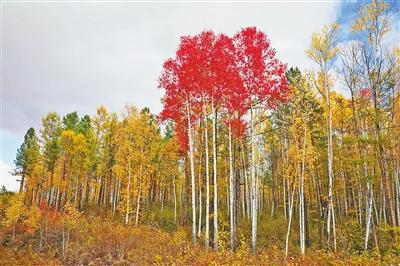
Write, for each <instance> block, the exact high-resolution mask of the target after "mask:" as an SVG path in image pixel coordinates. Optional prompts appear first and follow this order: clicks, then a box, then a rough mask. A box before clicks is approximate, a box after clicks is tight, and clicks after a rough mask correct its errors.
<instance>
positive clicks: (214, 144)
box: [211, 101, 218, 250]
mask: <svg viewBox="0 0 400 266" xmlns="http://www.w3.org/2000/svg"><path fill="white" fill-rule="evenodd" d="M211 109H212V113H213V119H212V131H213V132H212V133H213V135H212V142H213V175H214V250H218V178H217V111H216V110H215V106H214V101H212V102H211Z"/></svg>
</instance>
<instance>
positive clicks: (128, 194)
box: [125, 158, 131, 224]
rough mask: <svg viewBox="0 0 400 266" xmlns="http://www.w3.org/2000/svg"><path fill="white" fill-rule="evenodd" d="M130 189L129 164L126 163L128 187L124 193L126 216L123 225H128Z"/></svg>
mask: <svg viewBox="0 0 400 266" xmlns="http://www.w3.org/2000/svg"><path fill="white" fill-rule="evenodd" d="M128 160H129V158H128ZM130 187H131V163H130V162H128V186H127V193H126V214H125V224H128V223H129V212H130V210H129V208H130V206H129V205H130Z"/></svg>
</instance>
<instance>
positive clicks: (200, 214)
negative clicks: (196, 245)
mask: <svg viewBox="0 0 400 266" xmlns="http://www.w3.org/2000/svg"><path fill="white" fill-rule="evenodd" d="M202 210H203V203H202V195H201V187H200V186H199V226H198V231H197V237H199V238H200V236H201V218H202Z"/></svg>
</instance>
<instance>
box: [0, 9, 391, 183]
mask: <svg viewBox="0 0 400 266" xmlns="http://www.w3.org/2000/svg"><path fill="white" fill-rule="evenodd" d="M357 6H358V4H357V3H354V2H339V1H329V2H326V1H325V2H324V1H320V2H310V1H307V2H302V1H290V2H287V1H286V2H279V1H274V2H263V3H260V2H251V3H244V2H231V3H221V2H218V3H217V2H214V3H213V2H206V3H205V2H203V3H200V2H186V3H185V2H181V3H176V2H165V3H154V2H153V3H144V2H126V1H123V2H112V1H110V2H106V1H102V2H95V1H93V2H90V1H86V2H76V1H75V2H68V1H63V2H53V3H52V2H51V1H50V2H49V1H45V2H43V1H42V2H35V1H33V2H29V1H28V2H19V3H18V2H13V1H8V2H4V3H2V12H1V29H2V31H1V46H2V53H1V62H2V69H1V74H2V80H1V87H2V95H1V109H2V113H1V162H0V166H1V178H0V186H2V185H5V186H6V188H7V189H9V190H17V188H18V186H19V185H18V183H17V182H16V181H15V179H16V177H14V176H11V174H10V173H9V172H10V171H11V169H12V167H13V160H14V159H15V154H16V150H17V148H18V147H19V146H20V144H21V143H22V141H23V136H24V134H25V132H26V130H27V129H28V128H29V127H34V128H35V129H36V130H37V131H38V130H39V128H40V124H41V118H42V117H43V116H45V115H46V114H47V113H48V112H50V111H55V112H57V113H59V114H60V115H65V114H66V113H69V112H73V111H78V113H79V114H80V115H84V114H89V115H92V114H94V113H95V111H96V108H97V107H98V106H100V105H104V106H106V107H107V109H108V110H109V111H112V112H117V113H119V112H120V111H121V110H122V109H123V106H124V105H125V104H134V105H136V106H138V107H139V108H143V107H149V108H150V110H151V111H152V112H153V113H158V112H160V111H161V107H162V106H161V103H160V98H161V96H162V90H160V89H158V88H157V78H158V75H159V73H160V72H161V67H162V63H163V61H165V60H166V59H167V58H169V57H173V56H174V53H175V51H176V49H177V46H178V43H179V38H180V36H183V35H188V34H196V33H199V32H200V31H202V30H205V29H211V30H214V31H215V32H221V33H226V34H229V35H233V34H234V33H236V32H237V31H238V30H240V29H241V28H243V27H246V26H257V27H258V28H260V29H261V30H263V31H264V32H265V33H267V34H268V36H269V37H270V39H271V45H272V46H273V47H274V48H275V49H276V50H277V56H278V58H279V59H280V60H281V61H283V62H284V63H287V64H288V66H298V67H299V68H300V69H302V70H305V69H310V68H312V67H313V65H312V63H311V61H310V60H309V59H307V57H306V56H305V53H304V51H305V49H306V48H307V47H308V46H309V43H310V38H311V34H312V33H313V32H315V31H318V30H320V29H321V28H322V27H323V26H324V25H325V24H327V23H331V22H334V21H339V22H340V23H341V24H343V25H350V21H351V20H352V16H353V11H354V10H355V8H356V7H357ZM397 26H398V25H397ZM342 38H343V41H345V40H346V38H347V36H342Z"/></svg>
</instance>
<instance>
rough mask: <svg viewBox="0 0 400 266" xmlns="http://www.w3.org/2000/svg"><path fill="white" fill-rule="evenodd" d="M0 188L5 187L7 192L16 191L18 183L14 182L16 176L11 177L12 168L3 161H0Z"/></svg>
mask: <svg viewBox="0 0 400 266" xmlns="http://www.w3.org/2000/svg"><path fill="white" fill-rule="evenodd" d="M0 168H1V169H0V175H1V176H0V187H2V186H5V187H6V189H7V190H9V191H18V189H19V182H17V181H16V178H17V177H16V176H13V175H11V173H10V172H11V170H12V167H11V166H10V165H8V164H7V163H5V162H4V161H3V160H1V161H0Z"/></svg>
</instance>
